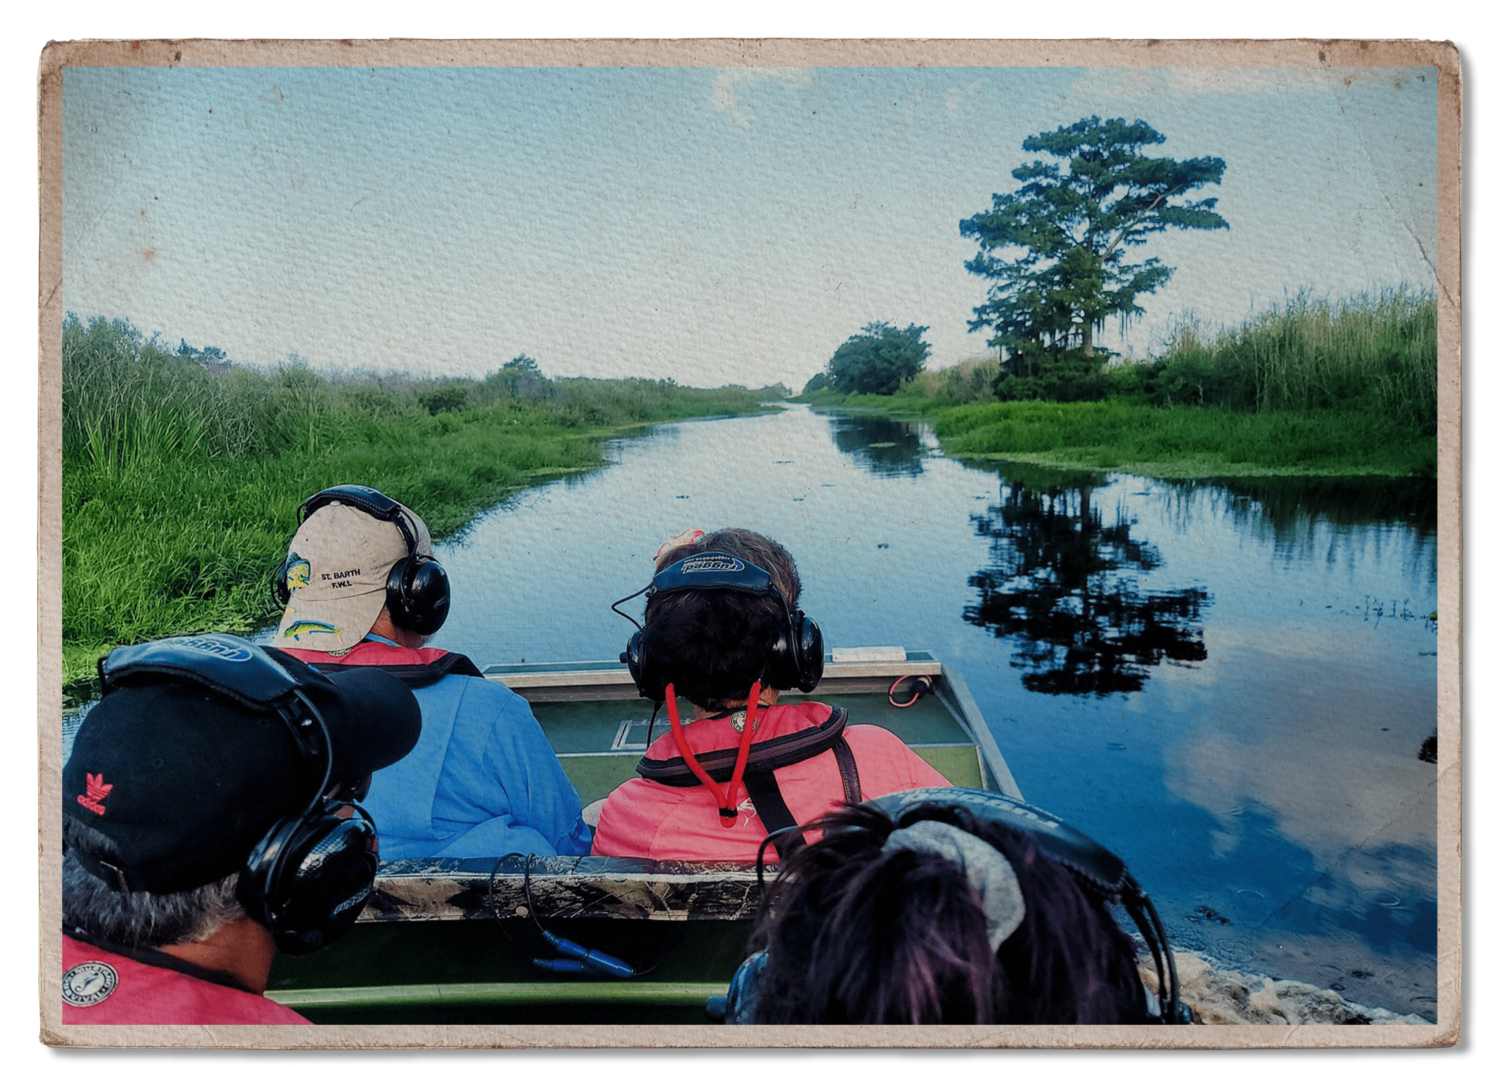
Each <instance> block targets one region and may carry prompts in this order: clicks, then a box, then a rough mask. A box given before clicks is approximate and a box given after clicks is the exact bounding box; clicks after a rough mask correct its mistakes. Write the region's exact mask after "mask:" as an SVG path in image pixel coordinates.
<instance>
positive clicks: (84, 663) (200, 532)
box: [62, 316, 785, 680]
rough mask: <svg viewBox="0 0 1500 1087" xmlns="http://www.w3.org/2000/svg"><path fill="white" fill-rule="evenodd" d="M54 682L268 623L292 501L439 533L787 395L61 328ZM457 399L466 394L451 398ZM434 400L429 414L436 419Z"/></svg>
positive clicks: (83, 326) (82, 326) (96, 326)
mask: <svg viewBox="0 0 1500 1087" xmlns="http://www.w3.org/2000/svg"><path fill="white" fill-rule="evenodd" d="M62 362H63V365H62V396H63V419H62V424H63V426H62V429H63V450H62V453H63V458H62V459H63V472H62V509H63V540H62V545H63V578H62V598H63V599H62V604H63V608H62V612H63V652H64V678H65V680H69V679H74V678H77V677H80V676H85V675H87V674H89V672H90V671H91V670H92V668H93V662H94V660H95V659H96V658H97V657H98V656H99V655H100V653H101V652H103V651H106V650H108V649H109V648H110V647H112V646H114V645H118V644H127V643H132V642H138V641H142V640H146V639H150V638H157V637H164V636H169V635H172V634H181V633H190V632H195V631H203V630H219V631H227V632H234V633H241V634H244V633H250V632H252V631H254V630H256V629H259V628H260V627H262V626H263V625H265V624H266V623H267V622H269V621H271V620H272V619H274V617H275V616H276V614H277V613H278V610H279V609H278V607H277V605H276V603H275V601H274V599H273V598H272V595H271V590H270V585H271V575H272V572H273V570H274V569H275V567H276V565H277V564H278V563H279V562H280V560H281V558H282V557H283V555H284V554H285V548H286V544H287V541H288V540H289V539H290V537H291V533H292V531H293V529H294V527H295V524H296V508H297V505H298V503H299V502H301V500H302V499H303V498H305V497H307V496H308V495H309V494H312V493H314V492H316V491H318V490H320V489H321V488H323V487H327V486H329V485H331V484H334V483H341V482H358V483H365V484H368V485H370V486H373V487H377V488H379V489H380V490H382V491H385V492H387V493H388V494H391V495H392V496H394V497H396V498H398V499H400V500H402V501H404V502H406V503H407V504H408V505H411V506H413V507H414V508H415V509H417V510H418V512H419V513H421V515H422V517H423V519H424V520H425V521H426V522H427V524H428V526H429V528H430V529H431V531H432V533H433V535H434V537H436V538H439V539H441V538H443V537H445V536H449V535H452V534H453V533H456V532H460V531H461V530H462V529H463V528H464V526H465V525H467V524H468V523H469V522H470V521H472V520H473V518H474V517H475V516H476V515H477V514H478V513H480V512H482V511H483V510H485V509H488V508H490V507H492V506H494V505H496V504H498V503H499V502H501V501H503V500H504V499H505V498H506V497H507V496H508V495H511V494H513V493H515V492H516V491H517V490H519V489H521V488H523V487H525V486H527V485H529V484H532V483H535V482H537V481H540V480H543V479H546V478H551V477H555V476H557V475H559V474H563V473H567V472H573V471H578V470H580V469H587V468H592V467H596V466H598V465H600V464H601V463H602V460H601V457H600V446H601V444H602V440H603V439H604V438H605V437H606V436H609V435H612V434H617V433H620V432H621V431H622V430H623V429H625V428H629V427H633V426H639V425H642V424H647V423H651V422H658V421H665V420H671V419H683V418H691V417H700V416H705V415H737V414H747V413H753V412H759V411H764V410H767V409H766V408H765V406H764V402H765V401H767V400H769V399H779V398H780V397H781V396H784V395H785V390H784V389H781V388H779V387H776V388H772V389H760V390H749V389H743V388H739V387H728V388H724V389H714V390H705V389H692V388H687V387H684V386H678V385H675V384H673V383H671V382H657V381H648V380H644V379H631V380H623V381H592V380H588V379H565V380H559V381H548V380H546V379H542V378H540V377H538V379H537V381H535V382H533V383H532V384H531V386H530V387H529V389H528V391H527V395H524V396H522V395H516V393H515V390H514V388H513V387H511V386H507V384H506V383H505V382H498V381H493V380H489V379H486V380H484V381H472V380H470V381H454V380H452V379H441V380H432V381H412V380H411V379H409V378H404V377H394V378H392V377H380V378H375V377H368V378H363V379H349V380H341V381H338V380H335V381H330V380H328V379H326V378H324V377H322V376H320V375H319V374H316V373H314V372H313V371H312V370H310V369H309V368H308V367H307V366H306V365H305V364H303V363H300V362H299V361H298V360H295V359H294V360H292V361H291V362H290V363H288V364H285V365H283V366H281V367H279V368H277V369H275V370H271V371H255V370H249V369H245V368H240V367H236V366H233V365H228V364H226V363H224V362H222V361H220V360H218V359H217V358H212V357H210V358H205V356H204V355H203V354H202V353H198V352H194V351H193V350H192V349H189V348H187V347H186V345H183V347H182V348H179V349H178V350H176V351H173V350H170V349H168V348H165V347H163V346H162V345H161V344H160V343H158V342H157V341H156V340H155V339H154V338H153V339H151V340H147V339H145V338H143V337H142V336H141V335H140V333H139V332H137V331H136V330H135V329H133V328H131V327H130V326H129V325H128V324H127V323H125V322H123V321H106V320H103V319H95V320H92V321H89V322H87V323H85V322H83V321H80V320H78V319H77V318H75V317H71V316H70V318H69V320H68V321H67V323H66V324H65V325H64V328H63V360H62ZM455 390H461V395H460V394H459V393H458V392H455ZM434 406H436V410H434Z"/></svg>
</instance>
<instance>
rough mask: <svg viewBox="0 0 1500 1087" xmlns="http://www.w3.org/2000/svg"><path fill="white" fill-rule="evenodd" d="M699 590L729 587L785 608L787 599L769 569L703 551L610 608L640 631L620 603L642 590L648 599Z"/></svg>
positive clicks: (683, 560) (659, 572)
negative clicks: (779, 602) (657, 595)
mask: <svg viewBox="0 0 1500 1087" xmlns="http://www.w3.org/2000/svg"><path fill="white" fill-rule="evenodd" d="M696 589H709V590H713V589H728V590H731V591H733V592H741V593H753V594H754V595H756V596H770V597H774V598H775V599H777V600H780V601H781V603H782V607H783V608H785V607H786V599H785V598H784V597H783V596H782V595H781V590H780V589H778V588H776V583H775V582H774V581H773V580H772V579H771V574H770V572H769V571H767V570H764V569H762V568H761V567H759V566H756V565H755V564H754V563H750V562H746V561H745V560H744V559H742V558H740V557H739V556H737V555H731V554H729V553H728V552H726V551H702V552H699V553H698V554H696V555H689V556H688V557H687V558H685V559H679V560H678V561H676V562H674V563H672V565H670V566H667V567H664V568H663V569H661V570H658V571H657V573H656V576H655V577H653V578H652V579H651V584H649V585H647V586H646V587H645V588H644V589H640V590H638V591H637V592H633V593H631V594H630V595H629V596H626V597H622V598H621V599H619V600H616V601H615V602H614V603H613V604H611V605H610V609H611V610H612V611H614V612H615V613H616V614H617V615H621V616H624V618H626V619H629V620H630V621H631V622H632V623H635V627H636V629H637V630H640V629H641V624H640V623H636V621H635V619H633V618H631V616H629V615H626V614H625V613H624V612H623V611H620V605H621V604H624V603H625V602H626V601H629V600H634V599H635V598H636V597H638V596H640V595H641V594H642V593H645V594H646V599H647V601H648V602H649V601H650V599H651V598H652V597H653V596H655V595H656V594H657V593H678V592H687V591H689V590H696Z"/></svg>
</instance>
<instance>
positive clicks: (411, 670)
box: [314, 653, 484, 689]
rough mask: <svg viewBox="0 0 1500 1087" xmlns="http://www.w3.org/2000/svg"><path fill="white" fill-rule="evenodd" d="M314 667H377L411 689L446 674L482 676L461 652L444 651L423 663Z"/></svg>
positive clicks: (319, 665) (320, 667)
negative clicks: (434, 658)
mask: <svg viewBox="0 0 1500 1087" xmlns="http://www.w3.org/2000/svg"><path fill="white" fill-rule="evenodd" d="M314 667H316V668H317V669H318V671H320V672H347V671H350V670H351V669H356V668H378V669H380V670H381V671H382V672H386V673H388V674H390V675H393V676H395V677H396V678H397V679H399V680H401V682H403V683H405V684H406V685H407V686H408V687H411V688H413V689H415V688H418V687H430V686H432V685H433V684H434V683H436V682H437V681H438V680H440V679H446V678H447V677H448V676H478V677H479V678H480V679H483V678H484V673H483V672H481V671H480V670H479V666H478V665H477V664H475V663H474V662H473V661H471V660H470V659H469V658H468V657H466V656H464V655H463V654H462V653H444V654H443V655H442V656H441V657H438V658H437V659H436V660H431V661H428V662H426V663H424V664H325V663H324V662H322V661H318V662H317V663H316V664H315V665H314Z"/></svg>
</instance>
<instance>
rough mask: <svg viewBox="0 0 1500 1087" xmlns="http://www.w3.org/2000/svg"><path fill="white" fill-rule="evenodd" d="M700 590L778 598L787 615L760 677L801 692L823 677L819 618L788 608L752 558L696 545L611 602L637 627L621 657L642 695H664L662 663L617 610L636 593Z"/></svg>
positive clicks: (659, 699)
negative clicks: (695, 549)
mask: <svg viewBox="0 0 1500 1087" xmlns="http://www.w3.org/2000/svg"><path fill="white" fill-rule="evenodd" d="M688 591H695V592H703V591H727V592H739V593H752V594H754V595H756V596H769V597H773V598H775V599H776V600H777V601H779V602H780V604H781V609H782V613H783V614H784V615H785V616H786V622H785V624H784V625H783V628H782V629H781V630H780V631H778V632H777V635H776V642H775V644H774V645H772V646H771V647H770V653H769V655H768V657H767V659H766V665H765V668H764V669H763V670H762V672H761V675H760V681H761V683H763V684H764V685H765V686H767V687H774V688H775V689H776V690H778V691H789V690H791V689H792V688H793V687H795V688H796V689H797V690H799V691H802V692H803V693H804V694H805V693H807V692H809V691H811V690H812V689H813V688H814V687H816V686H817V685H818V681H819V680H820V679H822V678H823V632H822V631H821V630H819V629H818V624H817V623H815V622H813V621H812V620H811V619H809V618H808V617H807V616H806V615H805V614H803V612H802V610H801V609H800V608H799V609H798V610H797V611H795V612H794V611H792V609H791V608H790V607H789V606H788V604H787V602H786V599H785V598H784V597H783V596H782V595H781V591H780V590H779V589H777V588H776V585H775V583H774V582H773V581H772V580H771V575H770V574H769V573H768V572H767V571H765V570H763V569H761V568H760V567H759V566H756V565H754V564H752V563H748V562H746V561H745V560H744V559H742V558H739V557H737V556H735V555H730V554H728V553H726V552H723V551H701V552H699V553H698V554H696V555H689V556H688V557H687V558H685V559H680V560H679V561H677V562H674V563H672V565H670V566H668V567H666V568H664V569H662V570H660V571H658V572H657V575H656V576H655V577H654V578H652V579H651V584H650V585H647V586H646V587H645V588H644V589H641V590H640V591H639V592H634V593H631V594H630V595H629V596H627V597H624V598H623V599H620V600H616V601H615V602H614V603H613V604H611V605H610V607H611V608H612V609H613V610H614V611H615V613H616V614H618V615H622V616H624V617H625V618H626V619H629V620H630V621H631V622H632V623H634V624H635V627H636V631H635V633H634V634H632V635H631V636H630V641H629V643H627V644H626V646H625V652H623V653H621V654H620V662H621V663H622V664H625V665H626V666H628V667H629V669H630V678H631V679H633V680H635V685H636V688H637V689H638V690H639V691H640V692H641V697H642V698H647V699H650V700H651V701H652V702H654V703H656V704H657V705H660V704H661V703H663V702H665V701H666V698H667V684H668V683H669V682H671V677H670V676H668V675H667V674H666V673H665V672H664V671H663V669H662V665H661V664H660V663H658V662H657V661H656V660H654V659H652V658H650V657H649V655H648V654H647V653H646V652H645V646H644V644H643V643H644V636H645V633H646V631H645V628H644V627H642V626H641V624H639V623H636V621H635V620H634V619H632V618H631V617H630V616H629V615H626V614H625V613H624V612H623V611H620V605H621V604H623V603H625V601H627V600H634V599H635V598H636V597H638V596H640V595H641V593H645V594H646V599H647V602H648V603H649V601H650V600H651V598H652V597H653V596H655V595H656V594H657V593H680V592H688Z"/></svg>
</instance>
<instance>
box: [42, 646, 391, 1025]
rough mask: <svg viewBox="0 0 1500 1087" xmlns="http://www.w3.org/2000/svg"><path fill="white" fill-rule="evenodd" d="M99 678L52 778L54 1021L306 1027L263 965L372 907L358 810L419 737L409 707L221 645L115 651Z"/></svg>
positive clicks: (380, 685)
mask: <svg viewBox="0 0 1500 1087" xmlns="http://www.w3.org/2000/svg"><path fill="white" fill-rule="evenodd" d="M99 674H100V682H101V686H102V688H103V692H104V693H103V697H102V698H101V699H100V701H99V703H98V704H97V705H95V706H94V707H93V709H91V710H90V711H89V712H88V715H87V716H86V717H85V718H84V720H83V723H82V724H81V725H80V726H79V728H78V732H77V734H76V736H75V737H74V739H73V741H72V746H71V750H70V751H69V753H68V757H67V762H66V764H65V765H64V767H63V772H62V794H63V795H62V808H63V811H62V846H63V854H62V962H61V967H62V986H61V998H62V1023H63V1024H64V1025H68V1026H88V1025H120V1024H164V1025H174V1024H175V1025H207V1024H266V1025H276V1024H286V1025H298V1024H302V1025H305V1024H306V1023H307V1020H306V1019H304V1018H303V1017H302V1016H301V1015H299V1014H298V1013H296V1012H295V1011H293V1010H292V1009H291V1008H288V1007H285V1006H283V1005H281V1004H277V1003H275V1002H273V1001H271V1000H268V999H267V998H266V997H265V996H264V995H263V994H264V992H265V988H266V984H267V980H268V978H269V975H270V969H271V963H272V960H273V958H274V957H275V955H276V954H277V953H278V952H281V953H283V954H294V955H295V954H306V953H309V952H313V951H317V950H319V949H321V948H324V947H327V946H328V945H329V944H331V943H332V942H333V941H335V940H337V939H339V938H340V937H341V936H342V935H343V934H344V933H345V932H347V931H348V929H349V927H350V926H351V925H353V924H354V920H355V918H356V917H358V916H359V913H360V911H361V910H362V909H363V908H364V905H365V903H366V901H367V900H368V899H369V897H370V895H371V893H372V890H373V888H374V884H375V872H376V866H377V865H378V863H379V860H380V855H379V845H378V836H377V831H376V826H375V823H374V821H373V820H372V819H371V818H370V815H369V813H368V812H367V811H366V810H365V809H364V808H363V807H362V806H361V805H360V804H359V803H358V802H359V801H360V800H362V799H363V797H364V795H365V791H366V789H367V788H368V786H369V782H370V779H371V776H372V774H373V773H374V772H376V771H379V770H381V769H382V768H384V767H387V766H390V765H391V764H392V763H394V762H397V761H398V760H400V759H401V758H402V757H403V756H405V755H406V754H407V753H408V752H409V751H411V749H412V748H413V747H414V746H415V745H416V743H417V737H418V735H419V733H420V729H421V713H420V711H419V709H418V707H417V701H416V699H415V698H414V697H413V696H412V694H411V692H410V691H409V690H408V689H407V688H406V686H405V685H404V684H403V683H401V681H400V680H398V679H396V678H394V677H391V676H387V675H384V674H382V673H380V672H377V671H374V670H369V669H367V670H365V671H363V672H360V673H354V672H351V673H348V674H345V675H341V676H325V675H321V674H319V673H318V672H317V671H315V670H314V669H312V668H310V667H308V666H307V665H305V664H303V663H301V662H300V661H297V660H296V659H294V658H292V657H291V656H289V655H287V654H285V653H282V652H280V651H279V650H275V649H269V648H266V647H262V646H257V645H253V644H251V643H250V642H248V641H245V640H244V639H242V638H237V637H235V636H233V635H229V634H199V635H192V636H189V637H180V638H168V639H163V640H161V641H156V642H146V643H144V644H142V645H136V646H126V647H122V648H119V649H116V650H114V651H113V652H111V653H110V654H109V655H108V656H107V657H106V658H105V659H104V660H103V661H101V662H100V669H99Z"/></svg>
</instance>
